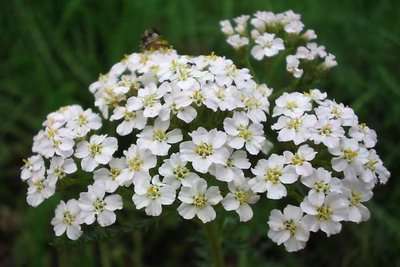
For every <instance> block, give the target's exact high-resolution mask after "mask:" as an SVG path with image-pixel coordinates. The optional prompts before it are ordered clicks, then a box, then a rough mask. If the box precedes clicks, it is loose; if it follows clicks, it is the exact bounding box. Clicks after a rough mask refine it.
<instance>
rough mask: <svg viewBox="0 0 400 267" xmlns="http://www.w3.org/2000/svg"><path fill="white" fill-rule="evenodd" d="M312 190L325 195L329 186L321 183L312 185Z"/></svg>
mask: <svg viewBox="0 0 400 267" xmlns="http://www.w3.org/2000/svg"><path fill="white" fill-rule="evenodd" d="M314 190H315V191H317V192H318V193H327V192H329V190H330V185H329V184H327V183H324V182H322V181H318V182H315V183H314Z"/></svg>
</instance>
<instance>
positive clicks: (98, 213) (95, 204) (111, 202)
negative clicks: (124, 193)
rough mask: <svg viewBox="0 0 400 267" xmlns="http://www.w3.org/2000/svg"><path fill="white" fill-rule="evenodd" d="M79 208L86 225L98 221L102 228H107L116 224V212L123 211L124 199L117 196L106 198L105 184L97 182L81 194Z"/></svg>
mask: <svg viewBox="0 0 400 267" xmlns="http://www.w3.org/2000/svg"><path fill="white" fill-rule="evenodd" d="M79 207H80V208H81V218H82V220H83V222H84V223H86V224H92V223H94V222H95V220H96V219H97V221H98V223H99V225H100V226H102V227H106V226H109V225H111V224H113V223H114V222H115V220H116V215H115V213H114V211H116V210H121V209H122V198H121V196H120V195H117V194H114V195H108V196H106V197H105V188H104V183H102V182H100V181H97V182H95V183H94V184H93V185H90V186H89V187H88V191H87V192H85V193H81V194H80V198H79Z"/></svg>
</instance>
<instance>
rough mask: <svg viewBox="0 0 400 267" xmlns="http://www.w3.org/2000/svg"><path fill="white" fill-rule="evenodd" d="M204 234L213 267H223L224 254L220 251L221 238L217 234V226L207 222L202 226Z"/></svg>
mask: <svg viewBox="0 0 400 267" xmlns="http://www.w3.org/2000/svg"><path fill="white" fill-rule="evenodd" d="M204 229H205V233H206V236H207V239H208V243H209V247H210V250H211V251H210V252H211V255H212V259H213V266H214V267H225V260H224V254H223V251H222V244H221V243H222V242H221V236H220V235H219V232H218V226H217V224H216V223H215V222H209V223H206V224H205V225H204Z"/></svg>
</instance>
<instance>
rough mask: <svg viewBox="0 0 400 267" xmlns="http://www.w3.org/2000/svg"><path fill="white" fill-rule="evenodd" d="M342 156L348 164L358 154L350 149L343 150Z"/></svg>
mask: <svg viewBox="0 0 400 267" xmlns="http://www.w3.org/2000/svg"><path fill="white" fill-rule="evenodd" d="M343 156H344V158H345V159H346V160H347V161H348V162H350V161H352V160H353V159H355V158H356V157H357V156H358V153H357V151H354V150H351V149H345V150H343Z"/></svg>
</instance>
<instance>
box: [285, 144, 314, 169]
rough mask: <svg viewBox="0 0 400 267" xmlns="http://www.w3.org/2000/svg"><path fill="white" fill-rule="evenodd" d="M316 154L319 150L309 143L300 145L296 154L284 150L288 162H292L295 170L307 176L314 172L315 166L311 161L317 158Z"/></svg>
mask: <svg viewBox="0 0 400 267" xmlns="http://www.w3.org/2000/svg"><path fill="white" fill-rule="evenodd" d="M316 154H317V152H316V151H315V150H314V149H313V148H312V147H310V146H309V145H302V146H300V147H299V149H298V150H297V152H296V153H295V154H293V153H292V152H290V151H285V152H283V156H284V157H285V158H286V163H287V164H291V165H292V168H294V170H295V172H296V173H297V174H298V175H301V176H307V175H311V174H312V173H313V170H314V168H313V167H312V165H311V163H310V161H312V160H313V159H314V158H315V155H316Z"/></svg>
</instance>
